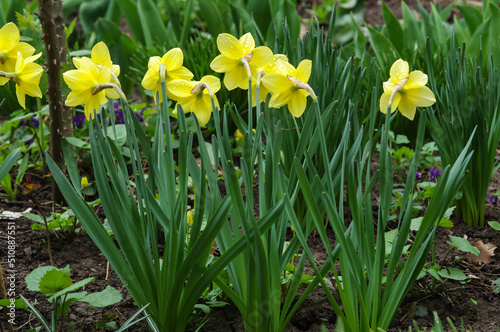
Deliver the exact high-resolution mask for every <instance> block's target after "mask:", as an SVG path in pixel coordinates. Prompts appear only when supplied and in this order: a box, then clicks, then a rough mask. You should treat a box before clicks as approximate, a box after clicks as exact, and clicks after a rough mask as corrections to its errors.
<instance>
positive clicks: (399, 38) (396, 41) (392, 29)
mask: <svg viewBox="0 0 500 332" xmlns="http://www.w3.org/2000/svg"><path fill="white" fill-rule="evenodd" d="M382 16H383V18H384V23H385V25H386V26H385V32H386V34H387V35H388V36H389V40H390V41H391V43H392V44H393V45H394V47H396V49H398V50H401V49H403V42H404V40H405V38H404V33H403V29H402V28H401V24H399V21H398V19H397V17H396V16H395V15H394V14H393V13H392V12H391V10H390V9H389V7H388V6H387V5H386V4H385V2H382Z"/></svg>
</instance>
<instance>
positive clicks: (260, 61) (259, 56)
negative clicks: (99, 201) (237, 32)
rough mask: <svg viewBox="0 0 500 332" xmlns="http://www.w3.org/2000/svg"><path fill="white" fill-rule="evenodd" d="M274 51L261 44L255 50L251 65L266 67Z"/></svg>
mask: <svg viewBox="0 0 500 332" xmlns="http://www.w3.org/2000/svg"><path fill="white" fill-rule="evenodd" d="M272 57H273V51H271V49H270V48H269V47H267V46H259V47H257V48H255V49H254V50H253V54H252V60H250V62H249V65H250V66H252V67H255V68H260V67H264V66H265V65H267V64H268V63H269V61H271V59H272Z"/></svg>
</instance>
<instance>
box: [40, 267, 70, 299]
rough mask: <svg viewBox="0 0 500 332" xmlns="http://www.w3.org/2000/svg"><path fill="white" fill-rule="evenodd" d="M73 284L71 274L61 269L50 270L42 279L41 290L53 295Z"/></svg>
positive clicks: (45, 293)
mask: <svg viewBox="0 0 500 332" xmlns="http://www.w3.org/2000/svg"><path fill="white" fill-rule="evenodd" d="M71 285H73V281H72V280H71V278H70V277H69V276H67V275H66V274H64V272H62V271H60V270H50V271H47V272H46V273H45V275H44V276H43V277H42V278H41V279H40V283H39V288H40V292H42V293H43V294H44V295H52V294H55V293H57V292H59V291H61V290H63V289H66V288H68V287H69V286H71Z"/></svg>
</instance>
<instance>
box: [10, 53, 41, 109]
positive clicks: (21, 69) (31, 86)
mask: <svg viewBox="0 0 500 332" xmlns="http://www.w3.org/2000/svg"><path fill="white" fill-rule="evenodd" d="M41 55H42V53H41V52H40V53H38V54H36V55H33V56H30V57H27V58H26V59H24V58H23V55H22V53H21V52H18V54H17V60H16V67H15V70H14V74H13V76H14V78H13V80H14V82H16V96H17V100H18V101H19V104H20V105H21V106H22V108H24V109H26V95H28V96H31V97H38V98H42V91H41V90H40V87H39V86H38V85H39V84H40V77H42V73H43V69H42V66H40V65H39V64H37V63H35V60H37V59H38V58H39V57H40V56H41Z"/></svg>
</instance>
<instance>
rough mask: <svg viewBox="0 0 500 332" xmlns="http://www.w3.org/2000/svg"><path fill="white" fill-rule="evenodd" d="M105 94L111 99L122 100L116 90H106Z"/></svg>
mask: <svg viewBox="0 0 500 332" xmlns="http://www.w3.org/2000/svg"><path fill="white" fill-rule="evenodd" d="M104 94H105V95H106V97H108V98H111V99H120V94H119V93H118V91H116V90H115V89H105V90H104Z"/></svg>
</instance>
